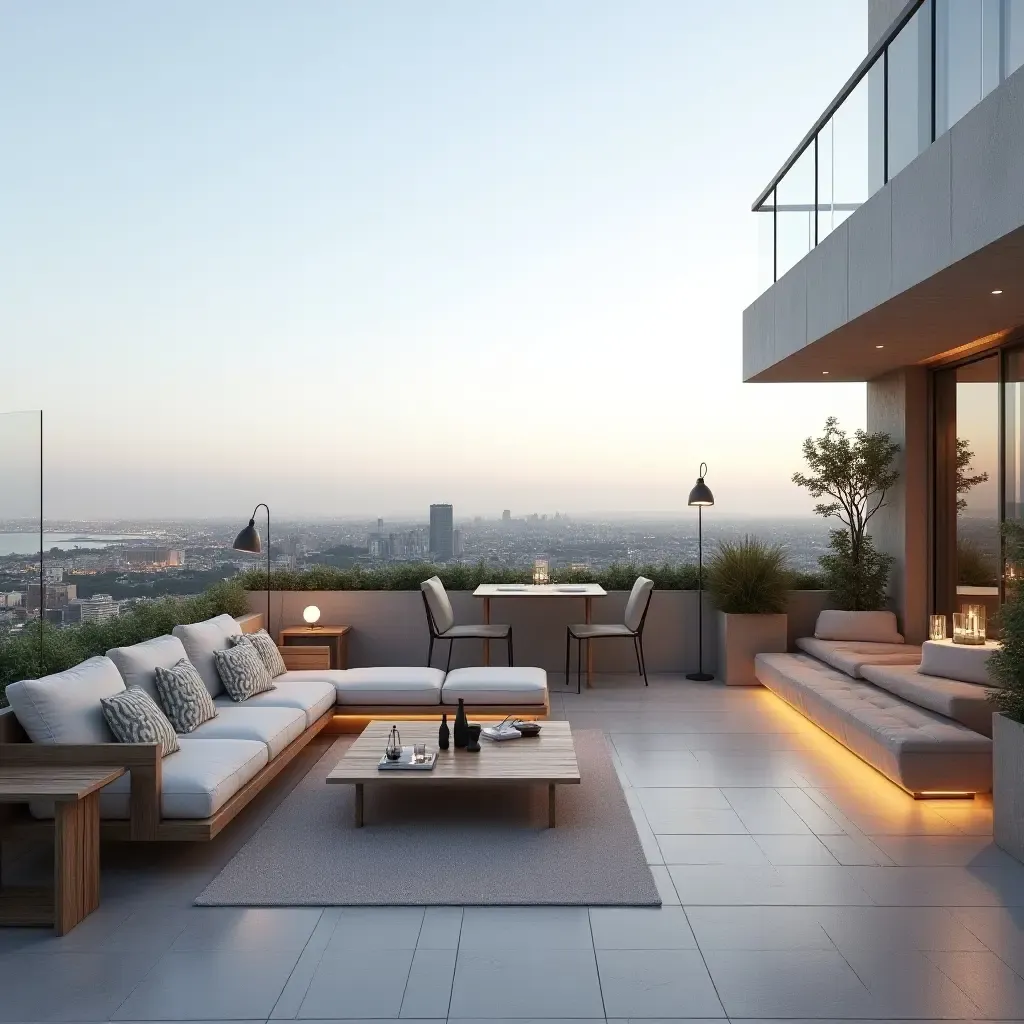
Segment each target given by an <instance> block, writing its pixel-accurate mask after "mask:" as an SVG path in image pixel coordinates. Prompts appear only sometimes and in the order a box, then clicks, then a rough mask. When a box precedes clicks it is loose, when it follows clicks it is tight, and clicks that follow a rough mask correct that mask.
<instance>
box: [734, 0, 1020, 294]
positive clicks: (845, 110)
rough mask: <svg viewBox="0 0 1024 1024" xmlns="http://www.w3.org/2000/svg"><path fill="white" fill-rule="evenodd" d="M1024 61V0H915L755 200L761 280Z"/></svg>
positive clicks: (779, 270)
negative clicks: (758, 229)
mask: <svg viewBox="0 0 1024 1024" xmlns="http://www.w3.org/2000/svg"><path fill="white" fill-rule="evenodd" d="M1022 65H1024V0H910V2H909V3H907V4H906V6H905V7H904V8H903V10H902V11H901V12H900V14H899V16H898V17H897V18H896V20H895V21H894V22H893V23H892V25H891V26H890V28H889V30H888V31H887V32H886V33H885V35H884V36H883V37H882V38H881V39H880V40H879V41H878V42H877V43H876V44H875V45H874V46H873V47H872V48H871V50H870V51H869V52H868V55H867V56H866V57H865V58H864V60H863V61H861V63H860V65H859V66H858V68H857V70H856V71H854V73H853V75H851V76H850V78H849V80H848V81H847V83H846V84H845V85H844V86H843V88H842V89H841V90H840V91H839V94H838V95H837V96H836V98H835V99H834V100H833V101H832V102H831V103H830V104H829V106H828V108H827V109H826V110H825V112H824V113H823V114H822V115H821V117H819V118H818V120H817V121H816V122H815V123H814V125H813V126H812V127H811V130H810V131H809V132H808V133H807V134H806V135H805V136H804V138H803V139H802V140H801V142H800V144H799V145H798V146H797V148H796V149H795V150H794V151H793V154H792V155H791V156H790V157H789V159H788V160H787V161H786V162H785V164H783V166H782V168H781V169H780V170H779V172H778V173H777V174H776V175H775V177H774V178H772V180H771V182H770V183H769V184H768V186H767V187H766V188H765V189H764V191H763V192H762V193H761V195H759V196H758V197H757V199H756V200H755V202H754V204H753V207H752V209H753V210H754V212H755V213H759V214H762V215H763V216H762V221H761V237H762V240H763V241H762V245H761V252H762V259H761V264H762V266H761V277H762V282H761V283H762V285H763V287H768V286H769V285H770V284H772V283H773V282H775V281H777V280H778V279H779V278H780V277H781V276H782V275H783V274H785V273H786V271H787V270H789V269H790V268H791V267H793V266H794V265H795V264H796V263H798V262H799V261H800V260H801V259H803V257H804V256H806V255H807V253H809V252H810V251H811V249H813V248H814V247H815V246H816V245H818V244H819V243H820V242H821V241H823V240H824V239H825V238H826V237H827V236H828V235H829V234H830V233H831V232H832V231H834V230H835V229H836V228H837V227H838V226H839V225H840V224H842V222H843V221H844V220H845V219H846V218H847V217H849V216H850V214H851V213H853V212H854V211H855V210H856V209H857V208H858V207H859V206H860V205H861V204H862V203H864V202H865V201H866V200H867V199H868V198H870V197H871V196H872V195H874V193H875V192H877V191H878V190H879V189H880V188H882V186H883V185H885V184H886V182H888V181H889V179H890V178H892V177H893V176H894V175H896V174H898V173H899V172H900V171H901V170H903V168H904V167H906V166H907V164H909V163H910V162H911V161H912V160H913V159H914V157H916V156H917V155H918V154H919V153H921V152H922V151H923V150H925V149H926V148H927V147H928V146H930V145H931V144H932V143H933V142H934V141H935V139H936V138H937V137H938V136H939V135H941V134H943V132H945V131H947V130H948V129H949V128H951V127H952V126H953V125H954V124H955V123H956V122H957V121H959V120H960V118H961V117H963V116H964V114H966V113H967V112H968V111H969V110H970V109H971V108H972V107H974V106H975V105H976V104H978V103H979V102H980V101H981V100H982V99H983V98H984V97H985V96H986V95H988V93H990V92H991V91H992V90H993V89H995V88H996V87H997V86H998V85H999V84H1000V83H1001V82H1003V81H1005V79H1006V78H1008V77H1009V76H1010V75H1011V74H1013V72H1014V71H1016V70H1017V69H1018V68H1020V67H1021V66H1022Z"/></svg>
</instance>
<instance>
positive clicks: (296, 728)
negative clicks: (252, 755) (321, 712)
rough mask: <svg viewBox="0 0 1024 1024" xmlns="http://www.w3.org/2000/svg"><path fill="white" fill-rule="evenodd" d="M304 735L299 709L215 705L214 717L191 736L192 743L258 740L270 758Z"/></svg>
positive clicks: (303, 717) (303, 719) (304, 725)
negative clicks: (208, 740) (215, 712)
mask: <svg viewBox="0 0 1024 1024" xmlns="http://www.w3.org/2000/svg"><path fill="white" fill-rule="evenodd" d="M305 731H306V713H305V712H304V711H302V710H301V709H299V708H270V707H249V706H248V702H246V703H245V704H243V705H238V704H234V703H233V704H232V706H231V707H227V706H225V705H223V704H219V703H218V704H217V717H216V718H211V719H210V721H208V722H203V724H202V725H201V726H199V728H198V729H195V730H193V731H192V732H190V733H189V734H188V735H189V739H194V740H205V739H211V740H259V741H260V742H262V743H265V744H266V746H267V752H268V753H269V754H270V757H271V758H275V757H277V755H278V754H280V753H281V751H282V750H284V748H285V747H287V746H288V744H289V743H291V742H292V740H294V739H297V738H298V737H299V736H301V735H302V733H304V732H305Z"/></svg>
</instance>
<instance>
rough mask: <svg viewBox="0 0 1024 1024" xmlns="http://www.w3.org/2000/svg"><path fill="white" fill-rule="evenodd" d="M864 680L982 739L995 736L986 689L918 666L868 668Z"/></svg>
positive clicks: (866, 666)
mask: <svg viewBox="0 0 1024 1024" xmlns="http://www.w3.org/2000/svg"><path fill="white" fill-rule="evenodd" d="M864 678H865V679H867V680H868V681H869V682H871V683H874V684H875V686H879V687H881V688H882V689H883V690H887V691H888V692H889V693H894V694H896V696H897V697H902V698H903V699H904V700H909V701H910V702H911V703H912V704H916V705H917V706H918V707H922V708H928V710H929V711H935V712H938V714H940V715H945V716H946V718H952V719H953V721H954V722H960V723H961V725H966V726H967V728H968V729H973V730H974V731H975V732H980V733H981V734H982V736H991V735H992V715H993V713H994V712H995V710H996V709H995V708H994V707H993V706H992V704H991V703H990V702H989V700H988V696H987V695H988V693H989V691H988V690H987V689H986V688H985V687H984V686H978V685H977V683H962V682H960V681H959V680H957V679H942V678H940V677H939V676H932V675H925V673H924V672H921V671H918V669H917V667H916V666H915V665H865V666H864Z"/></svg>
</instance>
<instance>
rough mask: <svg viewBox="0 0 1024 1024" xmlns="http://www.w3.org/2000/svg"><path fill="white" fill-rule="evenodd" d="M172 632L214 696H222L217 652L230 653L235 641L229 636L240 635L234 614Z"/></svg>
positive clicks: (222, 689) (222, 688) (220, 616)
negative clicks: (228, 650) (215, 656)
mask: <svg viewBox="0 0 1024 1024" xmlns="http://www.w3.org/2000/svg"><path fill="white" fill-rule="evenodd" d="M171 632H172V633H173V634H174V636H176V637H177V638H178V639H179V640H180V641H181V642H182V644H183V645H184V647H185V653H186V655H187V656H188V660H189V661H191V662H192V664H193V665H195V667H196V668H197V669H198V670H199V674H200V675H201V676H202V677H203V682H204V683H206V688H207V689H208V690H209V691H210V696H211V697H219V696H220V695H221V694H222V693H223V692H224V685H223V684H222V683H221V681H220V675H219V674H218V672H217V663H216V661H215V660H214V657H213V652H214V651H226V650H227V649H228V648H229V647H230V646H231V642H230V641H229V640H228V637H232V636H238V635H239V634H240V633H241V632H242V627H241V626H240V625H239V624H238V623H237V622H236V621H235V619H233V618H232V617H231V616H230V615H217V616H216V617H214V618H212V619H206V621H205V622H193V623H192V624H191V625H188V626H175V627H174V629H172V630H171Z"/></svg>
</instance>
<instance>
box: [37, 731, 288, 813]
mask: <svg viewBox="0 0 1024 1024" xmlns="http://www.w3.org/2000/svg"><path fill="white" fill-rule="evenodd" d="M178 743H179V745H180V747H181V749H180V750H179V751H178V752H177V753H176V754H169V755H168V756H167V757H165V758H164V759H163V761H162V762H161V780H160V791H161V798H160V813H161V815H162V816H163V817H164V818H199V819H201V818H209V817H211V816H212V815H214V814H216V813H217V811H219V810H220V809H221V807H223V806H224V804H226V803H227V802H228V800H230V799H231V797H233V796H234V795H235V794H236V793H237V792H238V791H239V790H240V789H241V788H242V787H243V786H244V785H245V784H246V783H247V782H248V781H249V780H250V779H251V778H252V777H253V776H254V775H256V773H257V772H258V771H259V770H260V769H261V768H262V767H263V766H264V765H265V764H266V763H267V761H268V759H269V758H268V755H267V748H266V745H265V744H263V743H258V742H256V741H255V740H213V739H209V740H197V739H193V738H192V737H191V736H182V737H181V738H179V740H178ZM130 785H131V783H130V776H129V775H122V776H121V777H120V778H119V779H115V780H114V781H113V782H112V783H110V785H109V786H106V787H105V788H104V789H102V790H101V791H100V816H101V817H103V818H108V819H119V820H124V819H126V818H128V816H129V787H130ZM29 810H30V811H31V812H32V814H33V815H34V816H35V817H37V818H52V817H53V804H52V803H48V802H46V801H41V800H38V801H34V802H33V803H31V804H30V805H29Z"/></svg>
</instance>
